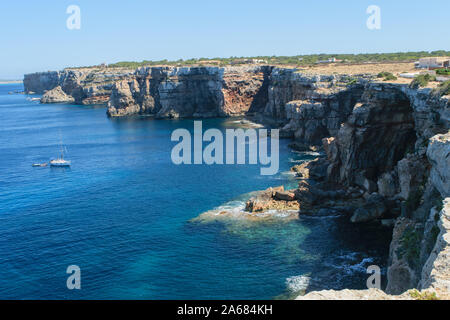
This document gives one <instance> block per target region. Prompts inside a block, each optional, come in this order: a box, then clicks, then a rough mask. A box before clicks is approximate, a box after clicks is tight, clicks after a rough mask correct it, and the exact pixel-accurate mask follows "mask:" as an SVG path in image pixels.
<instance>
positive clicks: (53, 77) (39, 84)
mask: <svg viewBox="0 0 450 320" xmlns="http://www.w3.org/2000/svg"><path fill="white" fill-rule="evenodd" d="M133 72H134V70H128V69H120V68H116V69H101V68H80V69H65V70H63V71H49V72H38V73H32V74H26V75H25V76H24V79H23V84H24V88H25V92H35V93H39V94H44V93H47V92H48V94H47V95H48V96H50V97H51V96H53V97H59V98H58V99H57V100H58V102H59V103H61V102H74V103H76V104H106V103H107V102H108V100H109V98H110V95H111V92H112V88H113V86H114V84H115V83H116V82H117V81H120V80H121V79H125V78H128V77H129V76H130V75H131V74H133ZM60 90H62V92H63V93H64V94H62V93H61V92H60ZM50 91H53V92H50ZM62 97H65V98H66V99H65V100H64V99H62ZM53 102H54V100H53V99H50V100H47V99H44V100H43V101H42V103H53Z"/></svg>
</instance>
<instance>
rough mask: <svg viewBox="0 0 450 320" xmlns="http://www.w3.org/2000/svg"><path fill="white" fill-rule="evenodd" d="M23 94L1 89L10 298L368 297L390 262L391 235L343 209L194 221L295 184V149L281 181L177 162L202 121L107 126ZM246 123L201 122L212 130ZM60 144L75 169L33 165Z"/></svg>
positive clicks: (2, 218)
mask: <svg viewBox="0 0 450 320" xmlns="http://www.w3.org/2000/svg"><path fill="white" fill-rule="evenodd" d="M22 89H23V88H22V85H21V84H2V85H0V299H272V298H291V297H293V296H295V295H296V294H298V293H300V292H302V290H304V289H305V288H306V287H307V286H308V285H309V288H310V290H312V289H316V288H317V289H320V288H334V289H342V288H357V289H362V288H365V286H366V279H367V277H368V276H369V275H367V274H366V268H367V266H369V265H372V264H377V265H379V266H381V267H384V266H385V264H386V260H387V253H388V246H389V234H390V230H387V229H380V228H379V227H375V226H370V225H369V226H360V225H352V224H350V223H348V217H342V216H340V215H336V214H334V213H333V212H330V214H329V215H328V214H325V215H321V216H302V217H300V219H298V220H293V221H292V220H291V221H284V220H283V219H279V220H277V219H275V220H274V221H262V222H249V221H245V220H237V221H232V220H231V221H225V222H220V221H211V222H198V221H195V218H196V217H197V216H198V215H200V214H201V213H203V212H205V211H208V210H212V209H214V208H219V209H220V208H222V207H230V206H233V205H236V206H237V207H238V206H242V204H243V203H244V201H245V200H246V199H247V198H248V193H249V192H251V191H255V190H263V189H266V188H268V187H271V186H279V185H285V186H287V187H289V186H294V185H295V180H294V179H293V176H292V175H291V174H289V172H288V171H289V168H290V167H291V166H292V165H294V164H295V163H298V162H299V161H302V160H305V159H311V158H312V156H311V155H307V154H301V153H295V152H293V151H291V150H290V149H289V147H288V144H289V141H288V140H280V172H279V173H278V174H277V175H274V176H262V175H260V167H259V166H258V165H212V166H208V165H180V166H177V165H174V164H173V163H172V161H171V157H170V153H171V150H172V147H173V146H174V145H175V144H176V143H175V142H172V141H171V140H170V136H171V133H172V131H173V130H175V129H178V128H186V129H188V130H190V131H192V130H193V120H154V119H152V118H148V117H134V118H123V119H110V118H108V117H107V116H106V110H105V107H101V106H77V105H67V104H66V105H62V104H54V105H41V104H39V103H38V102H36V101H29V100H27V98H31V97H38V96H28V95H23V94H9V92H11V91H16V90H22ZM239 125H240V124H239V121H235V120H233V119H211V120H203V129H204V130H205V129H207V128H219V129H221V130H224V129H225V128H235V127H239ZM60 140H62V141H63V143H64V145H65V148H66V151H67V153H66V157H67V158H68V159H69V160H71V161H72V166H71V168H69V169H64V168H49V167H45V168H35V167H32V166H31V165H32V164H33V163H36V162H46V161H48V160H49V159H50V158H52V157H56V156H58V154H59V144H60ZM193 219H194V220H193ZM69 265H77V266H79V267H80V269H81V289H80V290H69V289H68V288H67V286H66V280H67V277H68V276H69V275H68V274H67V273H66V269H67V267H68V266H69ZM383 270H384V268H383ZM384 277H385V275H384V274H383V278H384Z"/></svg>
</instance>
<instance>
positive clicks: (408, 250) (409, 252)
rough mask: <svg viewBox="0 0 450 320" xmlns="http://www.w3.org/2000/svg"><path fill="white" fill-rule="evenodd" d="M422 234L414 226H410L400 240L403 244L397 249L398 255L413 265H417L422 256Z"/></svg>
mask: <svg viewBox="0 0 450 320" xmlns="http://www.w3.org/2000/svg"><path fill="white" fill-rule="evenodd" d="M421 240H422V237H421V235H420V234H419V232H418V231H417V230H415V229H414V227H408V228H407V229H406V230H405V231H404V232H403V235H402V238H401V240H400V244H401V246H400V247H399V248H398V250H397V255H398V257H399V258H400V259H402V258H403V257H404V258H405V259H406V261H407V262H408V264H409V265H410V266H412V267H415V266H417V264H418V263H419V258H420V242H421Z"/></svg>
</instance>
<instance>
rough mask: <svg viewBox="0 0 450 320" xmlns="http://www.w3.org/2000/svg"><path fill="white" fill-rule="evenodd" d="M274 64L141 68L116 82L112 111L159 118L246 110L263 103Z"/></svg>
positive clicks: (235, 113) (116, 113) (109, 107)
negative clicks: (225, 66)
mask: <svg viewBox="0 0 450 320" xmlns="http://www.w3.org/2000/svg"><path fill="white" fill-rule="evenodd" d="M269 70H270V69H269V67H244V68H243V67H235V68H232V67H230V68H218V67H186V68H175V67H151V68H150V67H148V68H140V69H138V70H136V72H135V74H134V75H133V76H132V77H131V78H130V79H127V80H124V81H122V82H117V83H116V84H115V86H114V87H113V91H112V95H111V99H110V101H109V103H108V114H109V115H110V116H123V115H131V114H152V115H154V116H156V117H157V118H189V117H195V118H208V117H223V116H237V115H244V114H246V113H247V112H249V111H254V110H257V109H258V108H257V106H258V105H260V104H263V103H264V100H265V99H264V90H263V89H264V84H265V79H266V78H267V73H268V71H269ZM125 82H126V83H127V84H125ZM118 97H123V99H120V98H118ZM124 97H126V98H124Z"/></svg>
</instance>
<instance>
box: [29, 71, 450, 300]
mask: <svg viewBox="0 0 450 320" xmlns="http://www.w3.org/2000/svg"><path fill="white" fill-rule="evenodd" d="M374 78H375V77H374V76H373V75H358V76H348V75H307V74H302V73H300V72H298V71H297V70H295V69H283V68H276V67H271V66H251V67H249V66H246V67H227V68H218V67H185V68H181V67H180V68H178V67H145V68H139V69H137V70H117V69H102V70H92V69H80V70H78V69H67V70H64V71H61V72H48V73H37V74H31V75H26V76H25V79H24V85H25V90H26V91H34V92H40V93H44V92H45V94H44V97H43V99H42V102H43V103H51V102H64V101H67V102H71V101H73V102H74V103H79V104H89V103H107V105H108V109H107V113H108V115H109V116H127V115H133V114H146V115H153V116H155V117H157V118H180V117H184V118H186V117H190V118H205V117H224V116H236V115H247V116H249V117H252V119H254V120H256V121H259V122H262V123H265V124H266V125H268V126H272V127H277V128H280V129H281V131H280V133H281V135H282V136H283V137H286V138H291V139H293V141H294V147H296V148H300V149H304V148H306V149H308V148H311V147H312V146H314V148H323V150H324V151H325V153H326V157H320V158H318V159H316V160H314V161H311V162H310V163H306V164H303V165H302V166H300V167H299V168H297V169H296V171H297V174H298V175H299V176H302V177H303V178H305V179H307V178H313V179H314V180H316V182H319V183H318V184H316V185H315V186H314V187H313V186H312V185H309V184H308V183H305V182H304V181H302V182H301V183H300V185H299V188H298V189H296V190H290V191H289V192H288V193H287V194H281V195H282V196H283V197H282V198H283V199H281V200H280V199H277V197H276V196H274V197H269V198H270V199H269V201H270V203H271V205H273V206H277V203H275V202H274V201H285V202H286V201H287V202H289V203H287V204H288V205H290V202H292V201H298V202H299V203H300V206H298V205H297V206H294V207H299V208H300V214H301V213H302V210H304V208H307V209H308V210H310V211H311V210H313V209H314V208H316V209H317V208H319V207H320V206H322V207H323V206H327V207H332V206H333V205H334V206H337V204H339V208H337V207H336V208H334V209H336V210H338V211H339V210H341V211H343V212H345V214H349V219H350V220H351V221H352V222H354V223H367V222H370V223H374V222H378V223H382V224H383V225H386V226H391V227H392V228H393V237H392V242H391V247H390V258H389V262H388V264H389V267H388V272H387V278H388V284H387V288H386V291H387V293H389V294H393V295H399V294H402V293H404V292H405V291H407V290H408V289H411V288H419V289H424V288H430V287H432V288H436V290H437V291H439V294H441V295H442V294H444V293H445V290H448V291H450V290H449V285H448V275H449V273H450V269H449V268H448V254H447V250H448V241H447V240H448V237H449V234H448V221H447V220H448V214H447V211H445V210H448V202H447V203H446V205H445V206H444V209H445V210H444V211H442V209H441V207H442V206H443V205H442V204H443V199H444V198H448V197H450V170H449V169H448V168H449V165H450V162H449V161H450V140H449V139H450V137H449V128H450V109H449V97H448V96H446V97H440V96H439V95H438V94H436V93H435V92H433V91H432V89H429V88H425V89H414V88H410V87H409V86H408V85H407V84H396V83H388V82H382V81H376V80H375V79H374ZM279 197H280V194H279ZM255 201H256V200H255ZM255 201H253V202H251V201H250V202H249V204H248V206H249V208H253V207H254V205H255V203H256V202H255ZM318 203H319V204H318ZM349 204H350V205H349ZM446 219H447V220H446Z"/></svg>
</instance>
